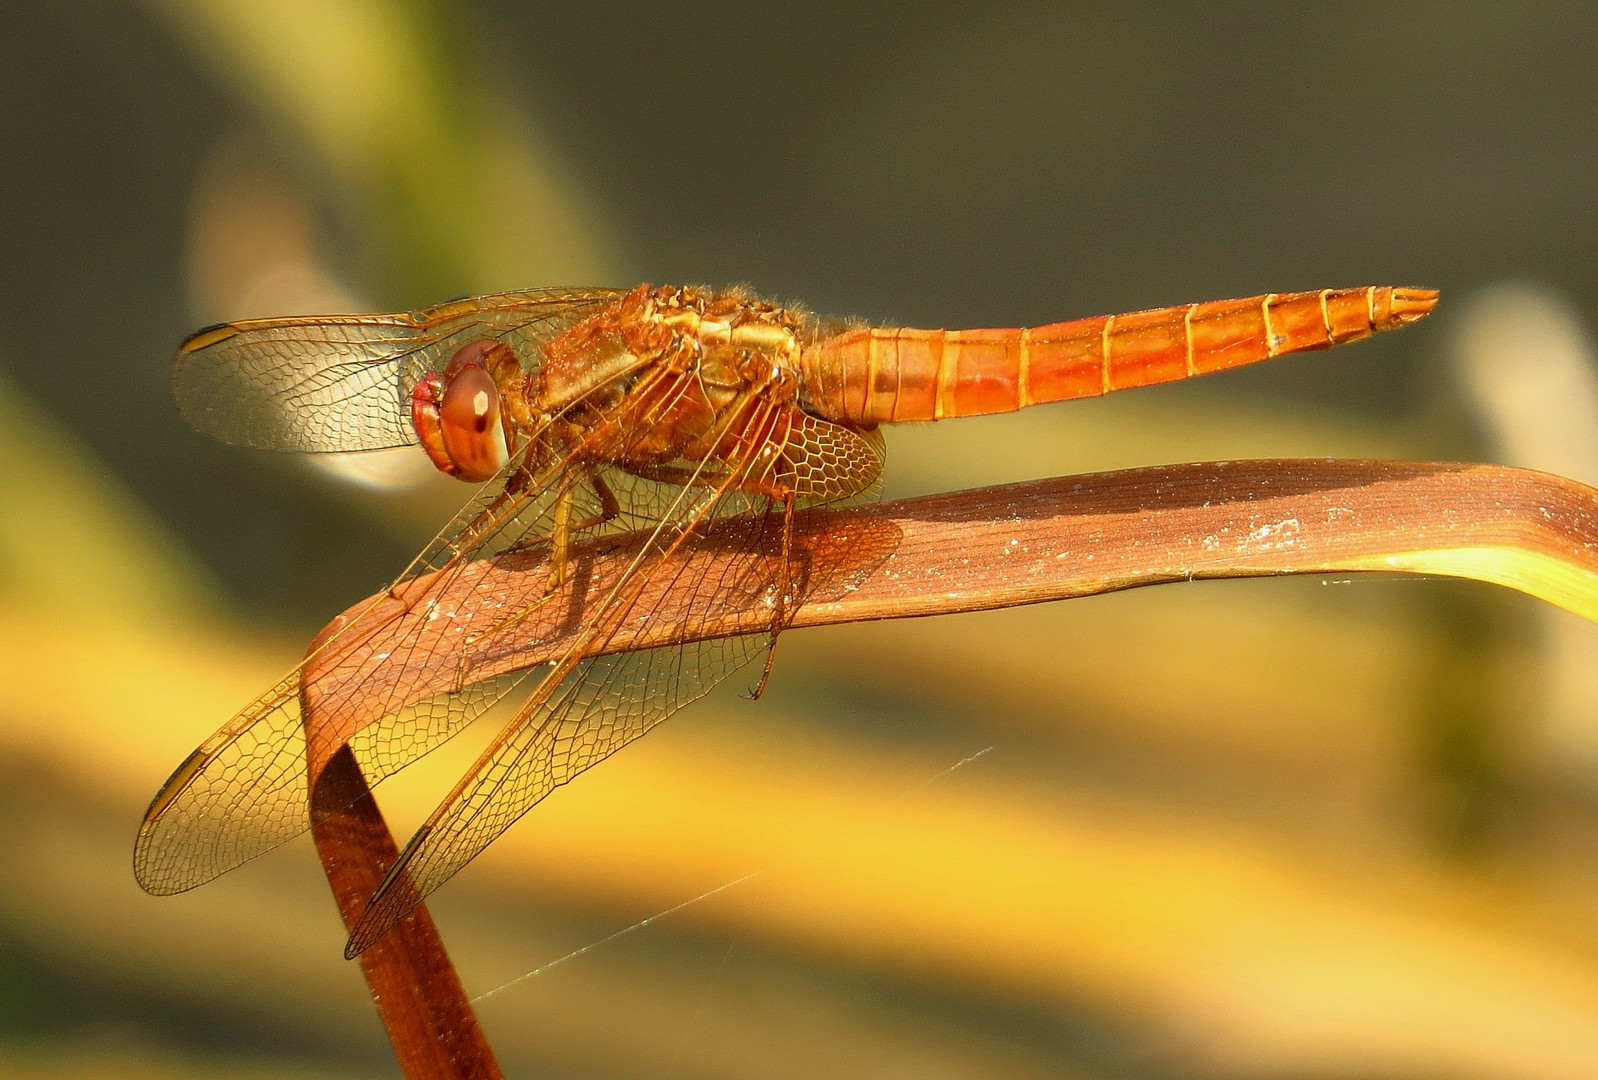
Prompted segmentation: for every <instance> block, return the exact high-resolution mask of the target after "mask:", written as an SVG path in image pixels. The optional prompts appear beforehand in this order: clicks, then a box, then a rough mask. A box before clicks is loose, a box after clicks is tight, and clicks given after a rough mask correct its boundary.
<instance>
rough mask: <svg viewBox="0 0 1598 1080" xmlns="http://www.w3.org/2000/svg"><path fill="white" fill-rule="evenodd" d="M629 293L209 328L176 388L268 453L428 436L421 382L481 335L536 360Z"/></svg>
mask: <svg viewBox="0 0 1598 1080" xmlns="http://www.w3.org/2000/svg"><path fill="white" fill-rule="evenodd" d="M620 295H621V294H620V293H619V292H617V291H615V290H571V289H553V290H538V291H532V292H519V293H502V294H498V295H495V296H480V297H474V298H472V299H469V300H460V301H456V302H454V303H450V304H443V305H440V306H438V307H434V308H427V309H424V310H421V311H416V312H409V313H401V314H396V315H308V316H301V317H296V318H287V319H257V320H250V321H245V322H235V323H223V324H221V325H218V326H213V327H209V328H208V329H205V330H201V331H200V332H199V333H197V334H195V335H193V336H192V337H190V338H189V339H188V340H187V341H185V342H184V343H183V345H182V347H181V348H180V349H179V351H178V355H177V358H176V359H175V360H174V361H173V365H172V395H173V397H174V398H175V399H176V401H177V404H178V410H179V411H180V412H181V413H182V414H183V417H184V419H185V420H187V421H188V422H189V424H190V425H191V426H193V427H194V428H195V430H197V431H200V432H202V433H204V434H206V435H211V436H213V437H215V438H217V439H221V440H222V441H224V442H229V443H235V444H238V445H241V446H251V447H256V448H258V449H263V450H297V451H302V452H311V453H317V452H328V451H350V450H382V449H387V448H390V447H396V446H409V445H411V444H413V443H415V442H416V433H415V431H414V430H413V429H412V426H411V390H412V389H413V388H414V387H415V385H416V383H417V380H419V379H420V378H421V377H422V376H423V375H425V374H426V373H427V372H429V371H434V370H441V369H442V368H443V366H444V365H445V364H446V363H448V361H449V358H450V357H451V356H452V355H453V354H454V353H455V351H456V350H457V349H459V348H460V347H461V346H463V345H465V344H467V343H468V342H470V341H472V340H475V339H477V338H481V337H488V336H492V337H499V338H502V339H504V340H505V341H507V343H509V344H510V345H511V346H512V348H513V349H514V350H515V352H516V354H517V356H518V357H520V358H521V360H522V362H523V364H524V365H526V364H531V363H534V362H536V361H537V359H538V356H539V355H540V354H539V346H540V345H541V344H542V342H544V341H546V340H548V339H549V338H550V337H553V336H554V335H556V334H558V333H560V332H561V331H562V330H565V329H567V328H568V327H570V326H572V325H573V324H574V323H576V322H578V321H580V320H581V319H583V318H585V317H587V316H588V315H590V314H592V313H593V312H595V311H596V310H598V309H599V308H601V307H603V306H604V305H605V304H607V303H610V302H613V301H614V300H615V299H616V298H617V297H618V296H620Z"/></svg>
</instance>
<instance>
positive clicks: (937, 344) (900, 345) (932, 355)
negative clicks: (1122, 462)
mask: <svg viewBox="0 0 1598 1080" xmlns="http://www.w3.org/2000/svg"><path fill="white" fill-rule="evenodd" d="M1436 300H1437V293H1436V292H1435V291H1433V290H1431V289H1395V288H1390V287H1386V286H1371V287H1369V288H1364V289H1325V290H1322V291H1321V292H1305V293H1270V294H1268V295H1265V296H1251V297H1248V298H1247V299H1243V300H1216V301H1212V302H1210V303H1204V304H1190V305H1186V306H1183V307H1169V308H1158V309H1156V310H1153V311H1139V312H1135V313H1133V314H1130V315H1107V316H1099V317H1097V318H1092V319H1076V320H1073V321H1071V322H1061V323H1051V324H1049V325H1048V326H1036V327H1029V328H1025V329H1005V330H909V329H895V328H882V329H862V330H851V331H848V332H846V333H843V334H839V335H837V336H835V337H832V338H829V339H827V340H825V341H822V342H818V343H816V344H814V345H812V346H810V347H809V348H807V349H806V350H805V351H804V354H803V356H802V357H801V361H800V366H801V371H802V388H803V389H802V393H803V395H804V400H805V405H806V407H807V408H809V409H810V410H811V411H812V412H814V413H816V414H817V415H819V416H823V417H826V418H828V419H832V420H841V421H844V422H846V423H852V424H864V425H871V424H881V423H889V422H893V421H904V420H938V419H942V418H943V417H946V416H979V415H983V414H987V413H1000V412H1011V411H1013V410H1015V409H1019V408H1022V407H1024V406H1027V405H1036V404H1041V403H1043V402H1049V401H1065V400H1067V399H1069V398H1079V397H1090V396H1093V395H1096V394H1104V393H1108V392H1109V391H1111V390H1120V389H1122V388H1124V387H1128V386H1147V385H1149V384H1151V383H1162V382H1171V381H1172V380H1175V379H1185V378H1189V377H1191V376H1193V375H1202V374H1205V373H1206V372H1211V371H1220V370H1222V369H1224V368H1232V367H1238V366H1240V365H1243V364H1252V363H1254V362H1255V361H1257V360H1264V359H1266V358H1268V357H1272V356H1280V355H1281V354H1283V353H1290V352H1302V351H1304V350H1307V349H1325V348H1330V347H1331V346H1333V345H1336V344H1340V343H1341V342H1345V341H1354V340H1357V339H1359V338H1362V337H1368V336H1370V335H1371V334H1373V333H1375V332H1376V331H1378V330H1390V329H1393V328H1394V327H1397V326H1401V325H1403V324H1404V323H1407V322H1413V321H1414V320H1416V319H1419V318H1420V317H1421V316H1423V315H1425V314H1426V313H1427V312H1428V311H1430V310H1431V308H1432V305H1433V304H1435V303H1436Z"/></svg>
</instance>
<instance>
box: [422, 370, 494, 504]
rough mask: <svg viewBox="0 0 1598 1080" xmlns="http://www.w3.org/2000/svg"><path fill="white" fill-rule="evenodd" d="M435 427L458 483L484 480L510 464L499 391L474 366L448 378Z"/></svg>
mask: <svg viewBox="0 0 1598 1080" xmlns="http://www.w3.org/2000/svg"><path fill="white" fill-rule="evenodd" d="M438 425H439V432H440V434H441V435H442V436H443V440H444V450H445V452H446V453H447V454H448V455H449V460H450V462H451V463H452V464H453V465H454V466H455V467H456V469H457V470H459V471H458V472H457V473H456V475H458V476H459V477H460V478H461V479H462V480H487V479H488V478H490V477H491V476H493V475H494V474H495V473H497V472H499V470H500V469H501V468H503V467H504V465H505V463H506V462H507V461H509V460H510V451H509V449H508V448H507V447H506V445H505V429H504V426H503V425H502V423H501V421H500V416H499V387H497V386H495V385H494V377H493V376H492V375H490V374H489V373H488V372H487V371H484V370H483V369H482V368H481V367H479V366H477V365H476V364H471V365H467V366H465V367H462V368H461V369H460V370H458V371H456V372H455V373H454V374H453V375H451V376H450V377H449V381H448V382H447V383H446V384H445V387H444V399H443V400H442V401H441V402H439V406H438Z"/></svg>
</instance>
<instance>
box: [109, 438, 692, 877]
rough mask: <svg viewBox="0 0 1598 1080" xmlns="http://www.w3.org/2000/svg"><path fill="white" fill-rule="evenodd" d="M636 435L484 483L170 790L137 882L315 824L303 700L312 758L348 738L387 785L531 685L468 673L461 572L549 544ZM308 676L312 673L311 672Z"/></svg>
mask: <svg viewBox="0 0 1598 1080" xmlns="http://www.w3.org/2000/svg"><path fill="white" fill-rule="evenodd" d="M535 435H536V433H535ZM633 437H635V433H634V432H632V431H629V430H626V429H624V428H619V427H618V428H610V429H606V428H603V427H601V428H599V429H596V430H595V431H593V432H591V433H590V437H589V438H587V439H586V440H584V441H582V442H579V443H578V444H576V445H574V446H572V447H569V448H567V449H566V451H565V452H564V453H563V455H561V456H560V457H558V458H557V459H555V460H553V461H551V462H550V463H549V464H548V465H546V466H545V467H543V468H541V469H540V470H539V471H538V472H537V473H536V474H532V475H530V476H528V477H525V478H524V479H523V480H522V481H521V482H520V484H519V489H518V490H515V491H511V490H507V489H506V484H505V483H504V482H502V481H506V480H508V479H509V474H508V473H507V475H506V476H502V477H501V478H499V480H498V481H496V482H491V483H489V484H486V485H484V486H483V487H482V488H480V489H479V493H478V495H477V496H476V497H475V498H474V499H473V500H472V502H471V503H469V504H468V505H467V506H466V507H465V508H464V509H463V510H462V511H461V513H460V514H459V515H457V517H456V518H455V520H454V521H452V522H451V523H450V524H449V525H448V526H446V527H445V528H444V529H443V530H442V531H441V532H440V533H439V534H438V536H437V537H436V538H435V539H434V540H433V541H432V543H430V544H429V545H428V547H427V548H426V549H425V550H424V551H423V553H422V554H421V555H420V556H418V558H417V559H416V561H415V562H414V563H413V564H412V566H411V567H410V569H408V570H407V571H406V572H405V573H404V574H403V575H401V577H400V578H399V579H398V580H397V581H396V582H395V583H394V585H393V586H391V588H390V590H389V594H390V595H389V597H388V598H386V599H384V600H380V601H378V602H375V603H373V604H372V605H370V606H369V607H368V608H366V609H365V611H364V613H363V614H362V615H361V616H359V617H357V618H355V619H352V620H350V621H349V622H348V623H346V624H345V625H344V626H343V627H341V628H340V629H338V630H337V631H335V632H334V633H332V634H330V635H328V636H327V637H325V638H324V639H323V640H322V642H321V643H320V644H319V645H318V647H317V649H316V651H315V652H314V653H313V654H312V655H311V656H309V657H307V659H306V660H305V661H304V662H302V663H301V664H300V665H299V666H298V667H296V668H295V669H294V670H293V671H291V672H289V673H288V674H287V675H286V676H284V678H283V679H281V680H279V682H278V683H277V684H276V685H274V686H273V687H272V688H271V689H269V690H268V691H267V692H266V693H264V694H262V695H261V696H260V697H259V698H258V699H256V700H255V701H254V702H253V703H251V704H250V705H249V706H248V707H247V708H245V709H244V710H243V711H241V712H240V713H239V714H238V716H236V717H235V718H234V719H233V720H232V721H231V722H229V723H228V724H227V725H226V726H225V727H223V728H222V729H221V730H220V731H218V732H217V733H216V734H214V735H213V736H211V738H210V739H208V740H206V741H205V743H203V744H202V745H201V746H200V748H199V749H197V750H196V751H195V752H194V753H193V754H191V755H190V756H189V757H188V759H187V760H185V761H184V763H183V764H182V765H181V766H179V767H178V769H177V771H176V772H174V773H173V775H172V776H171V777H170V778H169V779H168V780H167V782H166V783H165V784H164V785H162V788H161V790H160V792H159V793H158V794H157V795H156V797H155V799H154V800H153V801H152V802H151V804H150V808H149V809H148V810H147V811H146V813H145V818H144V821H143V823H142V824H141V826H140V828H139V835H138V838H137V840H136V841H135V845H134V873H135V875H136V876H137V878H138V880H139V883H140V884H141V885H142V886H143V887H144V888H145V889H146V890H148V891H150V892H153V893H158V894H166V893H174V892H182V891H184V890H186V889H191V888H194V887H195V886H197V885H201V884H204V883H205V882H207V881H209V880H211V879H212V878H215V877H217V876H218V875H220V874H222V873H225V872H226V871H228V870H231V869H233V868H234V867H236V866H239V865H240V864H242V863H244V862H247V861H248V860H250V859H252V858H255V857H256V856H257V855H261V854H263V853H265V852H267V851H269V850H271V849H272V848H274V847H276V846H278V845H279V844H282V843H284V842H286V841H288V840H291V839H293V838H294V837H295V836H298V835H299V834H300V833H302V832H304V831H305V830H306V829H308V828H309V827H310V824H311V819H310V812H309V809H308V795H309V791H308V788H307V784H306V767H307V750H308V747H307V744H306V734H305V725H304V718H303V713H302V693H303V694H304V695H305V699H306V700H309V701H310V702H311V703H312V704H313V705H314V706H315V707H316V708H317V710H318V712H317V729H318V732H319V733H321V738H322V744H320V745H318V746H317V747H311V748H309V749H312V750H315V751H317V754H313V755H311V756H312V757H313V758H317V759H318V760H323V759H325V754H326V753H327V752H329V751H330V750H331V749H335V748H336V747H334V746H331V745H329V744H330V743H331V742H334V741H337V740H340V739H348V740H349V741H350V742H351V744H352V745H353V746H354V747H355V748H356V750H357V757H358V758H359V760H360V761H361V764H362V768H363V770H364V771H365V772H366V775H367V778H368V780H369V782H371V783H376V782H377V781H379V780H381V779H383V778H384V777H386V776H389V775H392V774H393V773H394V772H396V771H398V770H399V769H401V768H403V767H404V766H406V765H408V764H410V763H411V762H412V761H415V760H416V759H417V758H419V757H421V756H422V755H423V754H425V753H427V752H428V751H429V750H431V749H433V748H435V747H436V746H438V745H440V744H441V743H443V742H444V741H445V740H447V739H448V738H449V737H450V736H452V735H454V734H455V733H457V732H458V731H460V730H461V729H462V728H463V727H465V726H466V725H467V724H468V723H470V722H471V721H472V720H473V719H475V718H476V717H477V716H479V715H481V714H482V712H484V711H485V710H486V709H487V708H488V707H489V706H491V705H492V704H493V703H494V702H495V701H497V700H498V699H499V698H500V697H501V696H503V695H504V694H505V693H506V692H507V691H508V690H509V688H510V687H512V686H514V685H515V684H516V683H517V682H519V681H520V680H521V679H523V678H525V677H526V673H522V674H520V675H512V676H507V677H501V678H496V679H493V680H488V681H478V680H476V679H473V678H472V677H471V674H470V672H469V671H468V670H467V664H466V663H465V658H466V657H467V655H468V653H469V652H470V650H471V649H472V648H473V643H474V642H475V641H476V640H478V638H480V637H481V635H482V634H483V633H484V632H485V631H484V630H483V629H481V628H479V626H478V625H477V624H479V623H481V622H482V621H483V620H482V618H481V614H482V613H481V612H476V611H474V610H472V608H471V604H470V601H471V599H472V598H471V596H470V593H469V590H468V592H467V594H466V595H462V593H461V586H460V583H459V580H458V579H459V576H460V570H461V568H462V567H464V566H466V565H468V564H469V562H470V560H472V559H474V558H487V557H489V556H491V555H493V554H496V553H499V552H503V551H506V550H509V549H510V548H513V547H516V548H523V549H528V550H531V551H536V550H537V548H538V545H539V544H541V543H547V541H548V538H549V535H550V532H551V522H552V519H553V516H554V512H555V493H556V492H558V491H559V490H560V489H561V487H562V486H563V485H565V484H568V483H578V481H581V480H582V479H583V476H582V474H581V470H580V469H579V465H578V463H579V462H581V461H589V460H596V459H597V460H606V459H608V458H610V457H613V456H617V455H620V454H622V453H624V452H625V450H626V446H627V440H628V439H630V438H633ZM511 468H512V469H513V468H514V466H512V467H511ZM638 483H641V482H638ZM575 490H576V496H577V497H576V500H575V503H576V504H575V506H574V512H573V517H574V518H575V519H577V520H579V521H580V520H583V519H594V518H596V517H597V516H598V513H599V509H600V506H599V499H598V496H597V494H596V493H595V492H594V491H593V490H592V488H591V486H589V485H587V484H582V483H578V486H577V487H576V489H575ZM629 502H630V504H631V503H637V504H638V505H640V506H642V505H645V503H646V502H647V500H645V501H642V502H641V501H639V500H630V501H629ZM660 505H661V506H662V507H664V506H665V505H668V504H660ZM627 527H636V526H630V525H629V523H627V522H624V521H620V520H617V521H612V522H609V523H607V524H605V525H603V526H593V527H591V528H590V529H588V530H585V531H583V532H582V533H581V535H584V536H587V535H594V534H599V533H602V532H604V531H607V530H608V531H619V530H621V529H624V528H627ZM308 665H315V666H314V669H312V668H310V667H308ZM440 668H445V669H451V670H455V669H458V670H459V672H460V677H459V679H458V681H457V682H456V684H455V685H453V686H451V687H450V688H449V689H448V690H447V691H446V692H443V693H438V692H436V691H435V690H433V689H431V686H432V684H430V683H427V682H426V681H425V680H426V679H427V678H429V677H431V676H432V675H434V674H435V673H436V672H437V671H438V670H439V669H440ZM308 670H315V671H316V672H317V674H316V676H315V678H305V677H304V675H305V673H306V672H307V671H308ZM318 755H322V757H318ZM334 809H336V808H334Z"/></svg>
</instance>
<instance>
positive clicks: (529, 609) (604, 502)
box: [452, 469, 621, 692]
mask: <svg viewBox="0 0 1598 1080" xmlns="http://www.w3.org/2000/svg"><path fill="white" fill-rule="evenodd" d="M581 481H586V482H587V484H588V486H589V487H590V488H591V489H592V490H593V492H594V495H595V496H596V497H597V498H598V500H599V512H598V513H597V514H593V515H590V516H589V517H586V518H584V519H583V520H581V521H576V522H574V521H572V520H571V512H572V507H573V505H574V504H575V492H576V487H577V483H578V482H580V481H573V482H572V483H570V484H568V485H566V486H564V487H563V488H562V490H561V492H560V494H559V495H558V496H557V497H556V498H557V502H556V505H555V509H554V524H553V526H552V528H551V535H550V569H549V579H548V582H547V584H546V587H545V589H544V594H543V595H542V596H540V597H539V598H538V599H537V600H535V601H533V602H532V603H530V604H528V605H526V606H524V607H520V608H518V609H516V610H515V611H513V612H511V613H510V614H508V615H506V616H505V617H504V618H502V619H500V620H499V621H498V622H496V623H494V625H492V626H489V627H485V628H484V629H482V630H478V631H477V632H475V633H473V634H469V635H467V636H466V637H465V639H464V640H463V642H462V647H461V653H460V657H459V663H458V666H457V668H456V675H455V685H454V687H453V688H452V689H453V690H454V691H455V692H459V691H460V690H461V689H463V688H464V687H465V685H466V670H467V666H468V663H469V660H470V657H471V654H472V651H473V646H475V645H476V644H477V643H478V642H480V641H482V640H483V639H485V638H489V637H492V636H493V635H495V634H500V633H504V632H505V631H507V630H509V629H511V628H512V627H514V626H515V625H516V624H517V623H519V622H521V621H522V620H524V619H526V618H528V617H529V616H531V615H532V614H533V613H534V612H536V611H538V610H539V609H540V608H542V607H543V606H544V605H545V604H547V603H549V602H550V601H551V600H553V599H554V598H555V597H556V595H558V594H559V593H560V591H561V588H562V587H563V586H564V585H565V584H566V580H567V578H568V576H569V575H568V572H567V571H568V568H569V566H570V558H571V534H572V533H582V532H587V531H588V530H589V529H594V528H598V527H599V526H601V525H606V524H609V523H610V522H612V521H614V520H616V519H617V518H618V517H620V516H621V502H620V501H619V500H618V499H617V498H616V494H615V492H613V491H612V490H611V489H610V485H609V484H607V483H606V482H605V479H604V477H602V476H601V475H600V474H599V473H598V472H597V471H596V470H592V469H586V470H583V472H582V476H581ZM562 502H564V504H565V510H564V511H562V508H561V506H562ZM563 519H564V525H563V524H562V521H563ZM561 533H564V537H565V538H564V540H563V539H562V538H561V536H560V534H561ZM557 551H558V552H559V555H557Z"/></svg>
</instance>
